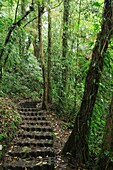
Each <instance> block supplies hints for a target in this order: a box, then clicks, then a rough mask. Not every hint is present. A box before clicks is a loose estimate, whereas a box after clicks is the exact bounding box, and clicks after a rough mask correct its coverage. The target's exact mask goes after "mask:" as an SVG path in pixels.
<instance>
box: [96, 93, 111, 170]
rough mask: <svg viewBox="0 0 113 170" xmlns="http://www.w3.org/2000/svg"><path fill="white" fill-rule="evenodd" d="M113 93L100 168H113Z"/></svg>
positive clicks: (99, 169)
mask: <svg viewBox="0 0 113 170" xmlns="http://www.w3.org/2000/svg"><path fill="white" fill-rule="evenodd" d="M112 156H113V93H112V99H111V103H110V107H109V114H108V116H107V121H106V125H105V131H104V136H103V143H102V151H101V154H100V157H99V162H98V168H97V169H98V170H101V169H102V170H112V169H113V161H112V160H111V158H112Z"/></svg>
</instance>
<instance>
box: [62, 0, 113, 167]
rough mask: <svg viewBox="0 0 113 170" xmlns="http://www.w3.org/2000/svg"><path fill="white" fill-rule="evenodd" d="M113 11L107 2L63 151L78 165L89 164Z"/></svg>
mask: <svg viewBox="0 0 113 170" xmlns="http://www.w3.org/2000/svg"><path fill="white" fill-rule="evenodd" d="M112 10H113V9H112V0H105V5H104V13H103V22H102V26H101V31H100V33H99V34H98V36H97V41H96V43H95V46H94V49H93V52H92V61H91V63H90V67H89V70H88V73H87V77H86V82H85V89H84V96H83V99H82V103H81V107H80V111H79V113H78V115H77V117H76V121H75V126H74V129H73V131H72V133H71V135H70V137H69V139H68V141H67V142H66V144H65V146H64V148H63V150H62V153H63V154H64V155H66V153H67V152H70V153H71V154H72V157H74V159H75V160H76V161H77V162H78V164H82V163H87V161H88V157H89V152H88V135H89V124H90V119H91V117H92V111H93V107H94V104H95V100H96V96H97V92H98V87H99V80H100V76H101V73H102V70H103V63H104V58H105V53H106V50H107V48H108V43H109V40H110V37H111V35H112V28H113V18H112Z"/></svg>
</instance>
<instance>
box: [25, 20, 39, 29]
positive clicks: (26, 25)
mask: <svg viewBox="0 0 113 170" xmlns="http://www.w3.org/2000/svg"><path fill="white" fill-rule="evenodd" d="M37 18H38V17H34V18H33V19H32V20H30V21H28V22H27V23H26V24H25V25H24V26H23V28H25V27H26V26H27V25H28V24H30V23H31V22H32V21H34V20H35V19H37Z"/></svg>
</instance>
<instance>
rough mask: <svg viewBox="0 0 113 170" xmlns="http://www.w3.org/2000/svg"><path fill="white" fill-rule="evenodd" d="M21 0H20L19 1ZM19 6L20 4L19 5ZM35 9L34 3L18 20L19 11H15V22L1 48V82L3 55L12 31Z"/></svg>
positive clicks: (0, 78) (0, 76)
mask: <svg viewBox="0 0 113 170" xmlns="http://www.w3.org/2000/svg"><path fill="white" fill-rule="evenodd" d="M18 2H19V1H18ZM17 6H18V5H17ZM17 8H18V7H17ZM32 11H34V8H33V4H31V6H30V9H29V11H26V12H25V15H23V16H22V18H21V19H20V20H18V21H16V15H17V12H16V13H15V21H14V23H12V25H11V26H10V28H9V31H8V33H7V35H6V38H5V41H4V44H3V47H2V48H1V50H0V83H1V82H2V67H3V66H2V58H3V55H4V53H5V48H6V46H7V44H8V43H9V42H10V38H11V35H12V32H13V31H14V30H15V29H16V28H17V27H20V25H21V22H22V21H23V20H24V19H25V18H26V17H27V16H28V15H29V14H30V13H31V12H32Z"/></svg>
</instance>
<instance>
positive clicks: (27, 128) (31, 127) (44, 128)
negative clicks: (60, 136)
mask: <svg viewBox="0 0 113 170" xmlns="http://www.w3.org/2000/svg"><path fill="white" fill-rule="evenodd" d="M21 128H22V129H24V130H25V131H42V132H47V131H48V132H52V131H53V130H52V128H51V127H50V126H39V125H35V126H34V125H21ZM31 133H32V132H31Z"/></svg>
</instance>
